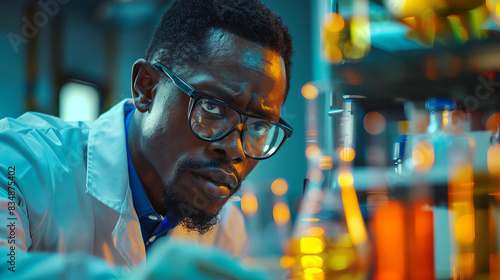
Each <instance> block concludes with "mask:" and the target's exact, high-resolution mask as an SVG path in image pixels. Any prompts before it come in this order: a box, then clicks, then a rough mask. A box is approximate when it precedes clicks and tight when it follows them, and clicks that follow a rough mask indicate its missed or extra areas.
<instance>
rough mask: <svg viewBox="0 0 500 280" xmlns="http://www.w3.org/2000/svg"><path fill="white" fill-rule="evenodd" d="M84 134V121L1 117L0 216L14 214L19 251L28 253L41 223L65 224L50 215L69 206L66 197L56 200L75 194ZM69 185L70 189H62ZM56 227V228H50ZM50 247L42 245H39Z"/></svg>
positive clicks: (82, 165)
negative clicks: (17, 224)
mask: <svg viewBox="0 0 500 280" xmlns="http://www.w3.org/2000/svg"><path fill="white" fill-rule="evenodd" d="M87 135H88V126H87V124H86V123H84V122H75V123H67V122H64V121H63V120H61V119H59V118H57V117H53V116H49V115H45V114H40V113H26V114H24V115H22V116H21V117H19V118H17V119H12V118H5V119H2V120H0V154H1V155H2V160H1V161H0V178H1V180H0V182H1V183H0V189H1V193H0V199H1V200H0V201H1V203H2V204H5V203H6V204H7V205H6V206H7V207H3V206H2V207H1V208H0V209H1V212H2V213H0V215H1V216H9V215H10V216H11V215H12V214H15V215H16V216H17V217H18V218H19V221H20V225H19V226H21V225H22V228H23V231H22V232H20V233H19V234H18V236H16V237H17V238H16V239H17V241H18V243H17V244H16V245H17V246H18V247H19V248H20V249H22V250H24V251H26V250H28V249H30V248H31V249H34V248H36V247H37V246H38V245H39V244H32V239H31V237H33V236H34V235H36V234H37V231H38V230H39V229H40V228H41V225H42V223H46V224H51V225H54V224H59V225H61V223H63V221H61V222H56V221H55V219H53V218H52V217H53V216H52V215H48V214H50V212H52V211H54V210H55V209H56V208H59V209H60V208H62V207H64V206H70V205H68V204H67V203H68V202H67V200H65V199H58V198H62V197H64V196H65V195H66V194H68V193H75V192H77V191H76V190H75V179H77V178H76V177H79V176H85V172H84V169H85V154H86V153H85V152H84V150H85V147H86V144H87ZM9 182H10V184H9ZM14 182H15V183H14ZM67 188H70V189H72V190H65V189H67ZM27 201H29V204H28V203H26V202H27ZM9 202H10V205H12V202H14V203H15V204H16V205H15V206H13V207H12V206H11V208H10V209H15V211H13V212H11V211H9V210H8V209H9V207H8V205H9ZM69 202H71V200H70V201H69ZM73 209H74V207H73ZM66 211H68V210H66ZM28 217H29V220H28ZM57 228H60V227H58V226H56V227H54V230H56V229H57ZM44 234H54V232H45V233H44ZM19 235H22V237H24V238H21V236H19ZM1 236H6V235H3V234H2V235H1ZM47 240H52V243H53V242H57V241H56V240H55V239H46V240H45V241H47ZM40 245H41V244H40ZM52 245H53V244H47V243H44V244H43V246H42V247H46V248H48V247H52Z"/></svg>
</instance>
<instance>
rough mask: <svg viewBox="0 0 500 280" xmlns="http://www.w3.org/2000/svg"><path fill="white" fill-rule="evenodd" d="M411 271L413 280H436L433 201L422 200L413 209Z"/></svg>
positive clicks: (410, 250)
mask: <svg viewBox="0 0 500 280" xmlns="http://www.w3.org/2000/svg"><path fill="white" fill-rule="evenodd" d="M411 220H413V223H412V224H413V227H410V231H411V233H410V235H409V237H410V240H409V242H408V244H409V254H408V256H409V258H410V261H409V270H410V279H411V280H432V279H434V216H433V208H432V201H430V200H428V199H421V200H418V201H416V202H415V204H414V205H413V206H412V207H411V212H410V221H411Z"/></svg>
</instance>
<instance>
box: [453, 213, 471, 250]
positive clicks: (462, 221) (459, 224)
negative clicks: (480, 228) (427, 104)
mask: <svg viewBox="0 0 500 280" xmlns="http://www.w3.org/2000/svg"><path fill="white" fill-rule="evenodd" d="M455 238H456V239H457V241H458V243H459V244H461V245H468V244H472V242H474V239H475V233H474V215H468V214H466V215H462V216H460V217H459V218H458V219H457V220H456V222H455Z"/></svg>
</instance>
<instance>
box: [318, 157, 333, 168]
mask: <svg viewBox="0 0 500 280" xmlns="http://www.w3.org/2000/svg"><path fill="white" fill-rule="evenodd" d="M332 168H333V159H332V157H330V156H322V157H320V158H319V169H321V170H329V169H332Z"/></svg>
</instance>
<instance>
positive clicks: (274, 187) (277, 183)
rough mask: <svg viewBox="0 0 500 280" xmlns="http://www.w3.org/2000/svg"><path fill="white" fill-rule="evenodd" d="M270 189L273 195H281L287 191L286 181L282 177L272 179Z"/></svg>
mask: <svg viewBox="0 0 500 280" xmlns="http://www.w3.org/2000/svg"><path fill="white" fill-rule="evenodd" d="M271 191H272V192H273V194H274V195H277V196H282V195H284V194H286V192H287V191H288V182H287V181H286V180H285V179H283V178H278V179H276V180H274V182H273V183H272V184H271Z"/></svg>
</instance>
